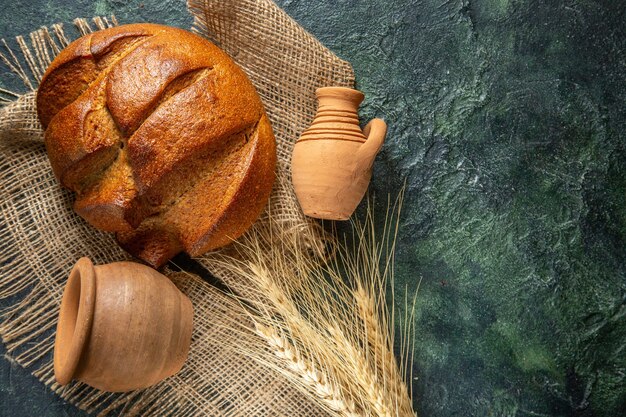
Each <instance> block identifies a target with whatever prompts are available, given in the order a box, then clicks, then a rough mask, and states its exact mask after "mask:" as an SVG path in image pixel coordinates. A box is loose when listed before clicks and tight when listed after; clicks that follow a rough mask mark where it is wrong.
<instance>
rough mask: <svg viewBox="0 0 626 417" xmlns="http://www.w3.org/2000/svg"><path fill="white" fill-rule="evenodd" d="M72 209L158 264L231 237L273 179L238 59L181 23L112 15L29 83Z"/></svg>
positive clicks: (265, 139)
mask: <svg viewBox="0 0 626 417" xmlns="http://www.w3.org/2000/svg"><path fill="white" fill-rule="evenodd" d="M37 110H38V113H39V118H40V120H41V122H42V125H43V126H44V128H45V129H46V131H45V142H46V150H47V152H48V156H49V158H50V162H51V165H52V168H53V170H54V172H55V175H56V176H57V178H58V179H59V181H60V182H61V183H62V184H63V185H64V186H65V187H67V188H69V189H71V190H73V191H75V192H76V201H75V204H74V209H75V211H76V212H77V213H78V214H79V215H80V216H82V217H83V218H84V219H85V220H87V221H88V222H89V223H90V224H92V225H93V226H94V227H97V228H98V229H101V230H104V231H109V232H116V237H117V240H118V242H119V243H120V245H122V247H124V248H125V249H126V250H128V251H129V252H130V253H131V254H133V255H135V256H137V257H139V258H141V259H143V260H144V261H146V262H148V263H149V264H151V265H153V266H155V267H158V266H161V265H163V264H164V263H165V262H167V260H169V259H170V258H171V257H172V256H174V255H176V254H177V253H179V252H180V251H183V250H184V251H187V252H188V253H190V254H191V255H194V256H196V255H200V254H202V253H204V252H206V251H208V250H211V249H214V248H217V247H220V246H223V245H225V244H228V243H229V242H230V241H232V240H233V239H236V238H237V237H239V236H240V235H241V234H242V233H243V232H244V231H245V230H246V229H247V228H248V227H249V226H250V225H251V224H252V223H253V222H254V220H255V219H256V218H257V217H258V216H259V214H260V212H261V211H262V209H263V207H264V206H265V203H266V202H267V199H268V198H269V194H270V192H271V188H272V184H273V181H274V169H275V164H276V152H275V141H274V135H273V133H272V129H271V126H270V123H269V120H268V118H267V116H266V115H265V112H264V109H263V106H262V103H261V100H260V98H259V97H258V95H257V93H256V91H255V89H254V87H253V86H252V84H251V83H250V81H249V80H248V79H247V77H246V76H245V74H244V73H243V71H242V70H241V69H240V68H239V67H238V66H237V65H236V64H235V63H234V62H233V61H232V60H231V59H230V58H229V57H228V56H227V55H226V54H225V53H224V52H222V51H221V50H220V49H219V48H217V47H216V46H215V45H213V44H212V43H210V42H209V41H207V40H205V39H202V38H200V37H199V36H197V35H194V34H192V33H189V32H186V31H183V30H181V29H175V28H170V27H166V26H160V25H153V24H133V25H125V26H118V27H116V28H111V29H107V30H104V31H100V32H96V33H93V34H90V35H86V36H84V37H82V38H80V39H78V40H77V41H75V42H73V43H72V44H70V45H69V46H68V47H67V48H66V49H65V50H63V51H62V52H61V53H60V54H59V55H58V56H57V58H56V59H55V60H54V61H53V62H52V64H51V65H50V67H49V68H48V70H47V71H46V74H45V75H44V77H43V79H42V82H41V84H40V87H39V91H38V95H37Z"/></svg>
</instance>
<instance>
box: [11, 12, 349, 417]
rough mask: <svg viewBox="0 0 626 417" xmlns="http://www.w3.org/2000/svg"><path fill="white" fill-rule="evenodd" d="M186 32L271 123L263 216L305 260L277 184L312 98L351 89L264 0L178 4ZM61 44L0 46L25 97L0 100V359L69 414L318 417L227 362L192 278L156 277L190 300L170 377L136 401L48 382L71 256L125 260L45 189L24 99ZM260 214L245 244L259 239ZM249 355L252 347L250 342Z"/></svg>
mask: <svg viewBox="0 0 626 417" xmlns="http://www.w3.org/2000/svg"><path fill="white" fill-rule="evenodd" d="M188 8H189V10H190V11H191V13H193V15H194V18H195V21H194V25H193V30H194V31H196V32H198V33H200V34H201V35H203V36H206V37H208V38H209V39H211V40H212V41H214V42H216V43H217V44H218V45H220V46H221V47H222V48H223V49H224V50H226V52H228V53H229V54H230V55H231V56H232V57H233V58H234V59H235V61H236V62H237V63H238V64H239V65H241V67H242V68H243V69H244V70H245V71H246V73H247V74H248V76H249V77H250V79H251V80H252V82H253V83H254V84H255V86H256V88H257V90H258V92H259V94H260V95H261V98H262V100H263V102H264V104H265V107H266V109H267V112H268V114H269V116H270V118H271V121H272V125H273V128H274V133H275V134H276V139H277V145H278V180H277V182H276V185H275V188H274V192H273V194H272V197H271V203H270V207H271V214H270V215H271V216H273V219H274V220H278V222H277V224H278V226H273V227H278V228H279V229H280V230H278V231H277V232H278V233H299V234H301V235H302V236H305V237H306V238H307V239H305V241H308V242H309V246H310V247H308V248H304V250H310V249H316V248H317V247H318V246H319V243H320V239H321V236H320V234H319V231H318V229H317V225H316V224H315V223H312V222H310V221H308V220H307V219H306V218H305V217H304V216H303V215H302V213H301V211H300V209H299V206H298V205H297V202H296V199H295V196H294V194H293V190H292V188H291V182H290V179H289V162H290V158H291V152H292V148H293V144H294V143H295V140H296V139H297V137H298V136H299V134H300V133H301V132H302V130H304V129H305V128H306V127H307V125H308V124H309V123H310V122H311V120H312V118H313V116H314V112H315V107H316V103H315V98H314V92H315V89H316V88H317V87H320V86H328V85H337V86H352V84H353V78H354V76H353V72H352V69H351V67H350V65H349V64H348V63H346V62H344V61H342V60H340V59H339V58H337V57H336V56H335V55H333V54H332V53H331V52H330V51H329V50H327V49H326V48H325V47H324V46H323V45H321V44H320V43H319V42H318V41H317V40H316V39H315V38H314V37H313V36H311V35H310V34H309V33H307V32H306V31H305V30H304V29H302V28H301V27H300V26H299V25H298V24H297V23H296V22H295V21H293V20H292V19H291V18H290V17H289V16H288V15H287V14H285V13H284V12H283V11H282V10H281V9H280V8H278V7H277V6H276V5H275V4H274V3H273V2H272V1H270V0H220V1H216V0H190V1H189V3H188ZM75 23H76V25H77V26H78V28H79V30H80V32H81V33H87V32H89V31H91V30H93V29H102V28H104V27H107V26H111V25H114V24H116V22H115V19H114V18H113V19H110V20H109V19H100V18H97V19H94V20H93V23H90V24H88V23H87V22H86V21H85V20H77V21H76V22H75ZM90 25H91V26H94V27H93V28H92V27H90ZM69 41H70V39H68V38H67V37H66V33H65V32H64V30H63V28H62V26H60V25H53V26H52V27H51V28H50V29H47V28H42V29H40V30H39V31H37V32H34V33H32V34H30V36H29V37H28V38H26V39H24V38H22V37H18V38H17V45H18V47H17V48H13V49H14V51H12V50H10V49H9V48H8V46H7V44H6V43H4V47H5V50H4V51H3V52H2V58H3V61H4V63H5V64H6V65H7V66H8V68H9V69H8V70H6V71H5V73H4V76H9V74H11V76H13V75H15V74H17V76H19V77H20V78H21V79H22V81H24V84H25V85H26V87H27V89H28V90H29V91H28V92H26V93H25V94H22V95H13V94H12V93H11V92H8V91H6V90H0V97H1V98H2V100H3V101H4V103H3V104H4V106H3V108H2V109H0V212H1V214H2V215H1V217H0V246H1V255H0V298H3V299H4V304H5V305H6V304H10V305H11V307H9V308H8V309H5V310H4V311H3V313H2V323H1V325H0V334H1V336H2V339H3V341H4V343H5V345H6V348H7V351H8V355H9V356H10V358H11V359H12V360H15V361H16V362H17V363H19V364H20V365H21V366H23V367H25V368H26V369H28V370H29V371H31V372H32V373H33V374H34V375H35V376H36V377H37V378H39V379H40V380H41V381H42V382H43V383H45V384H46V385H48V386H49V387H50V388H51V389H52V390H54V391H55V392H56V393H58V394H59V395H60V396H62V397H63V398H65V399H67V400H68V401H70V402H71V403H73V404H75V405H77V406H78V407H80V408H82V409H84V410H87V411H90V412H98V413H107V412H111V411H115V412H120V411H122V412H123V414H125V415H142V416H151V415H159V416H161V415H170V414H171V415H177V416H200V415H220V416H265V415H268V416H269V415H271V416H296V415H298V416H300V415H323V414H324V413H323V412H322V411H321V410H320V408H318V407H317V406H316V405H315V404H313V403H311V402H310V401H309V400H307V399H305V397H304V396H302V395H301V394H300V393H299V392H298V391H296V390H295V388H294V387H293V386H290V385H289V384H288V383H287V382H286V381H285V380H283V379H282V378H281V377H280V376H277V375H276V374H275V373H272V372H271V371H269V370H268V369H266V368H264V367H263V366H261V365H259V364H257V363H256V362H253V361H252V360H250V359H249V358H247V357H245V356H242V355H240V354H237V353H236V352H233V350H232V348H229V347H228V346H232V343H231V342H232V338H233V337H239V338H242V337H248V338H249V340H248V341H247V342H252V343H254V342H255V341H254V338H255V337H256V336H255V335H254V334H253V332H252V331H250V333H249V335H246V334H241V333H238V335H237V336H235V335H234V334H233V333H232V332H229V331H228V330H227V329H228V328H229V323H235V322H236V323H238V324H239V325H241V323H245V313H244V312H243V311H242V309H241V307H240V306H239V304H238V303H236V302H235V301H234V300H233V299H232V298H230V297H229V296H227V295H224V294H223V293H221V292H220V291H217V290H216V289H215V288H214V287H212V286H211V285H210V284H208V283H207V282H205V281H203V280H202V279H200V278H199V277H197V276H194V275H192V274H181V273H173V272H171V270H166V271H165V272H166V273H168V275H170V277H171V278H172V279H173V280H174V281H175V282H176V283H177V285H178V286H179V287H180V288H181V289H182V290H183V291H184V292H185V293H186V294H187V295H188V296H189V297H190V298H191V300H192V302H193V305H194V310H195V317H194V333H193V340H192V345H191V351H190V354H189V358H188V360H187V362H186V364H185V366H184V367H183V369H182V371H181V372H180V373H178V374H177V375H175V376H173V377H171V378H169V379H167V380H165V381H163V382H162V383H160V384H158V385H156V386H154V387H151V388H149V389H147V390H143V391H138V392H131V393H127V394H108V393H101V392H99V391H96V390H94V389H91V388H89V387H88V386H85V385H83V384H80V383H72V384H70V385H69V386H67V387H60V386H58V385H57V384H56V383H55V382H54V376H53V369H52V349H53V342H54V331H55V328H56V323H57V314H58V307H59V304H60V300H61V295H62V290H63V286H64V284H65V281H66V279H67V274H68V272H69V270H70V269H71V267H72V265H73V264H74V263H75V262H76V260H77V259H79V258H80V257H82V256H88V257H90V258H91V259H92V260H93V261H94V263H97V264H99V263H107V262H113V261H120V260H124V259H128V258H129V255H128V254H126V253H125V252H124V251H123V250H121V249H120V248H119V247H118V246H117V244H116V243H115V241H114V240H113V238H112V237H111V236H110V235H109V234H106V233H102V232H98V231H97V230H95V229H93V228H92V227H91V226H89V225H88V224H86V223H85V222H84V221H83V220H82V219H81V218H80V217H78V216H77V215H76V214H75V213H74V212H73V211H72V208H71V207H72V201H73V196H72V195H71V194H70V193H68V192H66V191H65V190H62V189H61V187H60V186H59V184H58V183H57V181H56V179H55V178H54V175H53V173H52V170H51V168H50V165H49V163H48V160H47V157H46V154H45V150H44V147H43V144H42V138H43V135H42V131H41V127H40V125H39V122H38V120H37V117H36V112H35V94H36V93H35V90H36V86H37V83H38V81H39V80H40V79H41V76H42V74H43V72H44V71H45V68H46V67H47V65H48V64H49V63H50V61H51V60H52V59H53V58H54V56H55V55H56V54H57V53H58V52H59V50H60V49H62V48H63V47H64V46H65V45H67V43H68V42H69ZM267 216H268V214H267V213H266V214H265V215H264V217H262V218H261V219H260V220H259V222H257V224H256V225H255V226H254V227H253V228H252V229H251V231H250V232H249V233H258V232H259V230H261V229H262V228H264V227H269V226H268V222H267V220H266V219H267ZM200 262H201V263H202V264H203V265H204V266H205V267H206V268H207V269H208V270H209V271H210V272H211V273H213V274H214V275H216V276H217V277H219V278H220V279H222V280H223V281H224V282H225V283H226V284H227V285H228V286H230V287H231V288H232V289H234V290H235V291H242V292H243V291H245V289H246V283H245V282H242V280H241V279H240V278H239V277H238V276H237V275H236V274H234V273H232V272H231V271H229V270H228V268H221V269H216V268H213V267H212V263H211V256H207V257H204V258H203V259H202V260H200ZM259 343H261V342H260V341H259Z"/></svg>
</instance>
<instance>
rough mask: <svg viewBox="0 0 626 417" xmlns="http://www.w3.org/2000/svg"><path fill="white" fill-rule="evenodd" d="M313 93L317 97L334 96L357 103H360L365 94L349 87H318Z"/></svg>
mask: <svg viewBox="0 0 626 417" xmlns="http://www.w3.org/2000/svg"><path fill="white" fill-rule="evenodd" d="M315 95H316V96H317V98H322V97H335V98H338V99H343V100H349V101H353V102H355V103H356V104H357V105H358V104H360V103H361V102H362V101H363V99H364V98H365V95H364V94H363V93H362V92H360V91H359V90H356V89H354V88H349V87H320V88H318V89H317V90H315Z"/></svg>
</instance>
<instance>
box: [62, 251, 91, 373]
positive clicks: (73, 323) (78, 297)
mask: <svg viewBox="0 0 626 417" xmlns="http://www.w3.org/2000/svg"><path fill="white" fill-rule="evenodd" d="M95 299H96V273H95V270H94V265H93V263H92V262H91V260H90V259H89V258H85V257H84V258H80V259H79V260H78V262H76V264H75V265H74V267H73V268H72V271H71V272H70V275H69V278H68V279H67V283H66V284H65V289H64V290H63V298H62V300H61V309H60V311H59V322H58V324H57V332H56V337H55V340H54V376H55V378H56V380H57V382H58V383H59V384H61V385H65V384H67V383H68V382H70V381H71V380H72V379H73V377H74V375H75V373H76V369H77V368H78V364H79V362H80V358H81V356H82V353H83V349H84V348H85V345H86V343H87V339H88V338H89V334H90V333H91V326H92V323H93V314H94V310H95Z"/></svg>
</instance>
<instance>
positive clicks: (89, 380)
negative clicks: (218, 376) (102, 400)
mask: <svg viewBox="0 0 626 417" xmlns="http://www.w3.org/2000/svg"><path fill="white" fill-rule="evenodd" d="M192 320H193V307H192V305H191V301H189V299H188V298H187V297H186V296H185V295H184V294H183V293H181V292H180V291H179V290H178V288H176V286H175V285H174V284H173V283H172V281H170V280H169V279H168V278H167V277H165V276H164V275H161V274H160V273H158V272H157V271H155V270H153V269H152V268H149V267H147V266H145V265H141V264H137V263H134V262H116V263H112V264H107V265H98V266H94V265H93V264H92V263H91V261H90V260H89V259H88V258H81V259H80V260H79V261H78V262H77V263H76V264H75V265H74V268H73V269H72V271H71V272H70V276H69V278H68V281H67V284H66V286H65V290H64V292H63V299H62V301H61V311H60V314H59V323H58V325H57V333H56V339H55V342H54V375H55V378H56V380H57V382H58V383H59V384H61V385H65V384H67V383H68V382H70V381H71V380H72V379H77V380H79V381H82V382H84V383H86V384H88V385H91V386H92V387H94V388H98V389H100V390H103V391H111V392H123V391H131V390H135V389H140V388H145V387H148V386H150V385H153V384H155V383H157V382H159V381H161V380H162V379H164V378H167V377H168V376H171V375H174V374H175V373H176V372H178V371H179V370H180V369H181V368H182V366H183V363H184V362H185V360H186V359H187V353H188V352H189V345H190V344H191V329H192Z"/></svg>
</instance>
